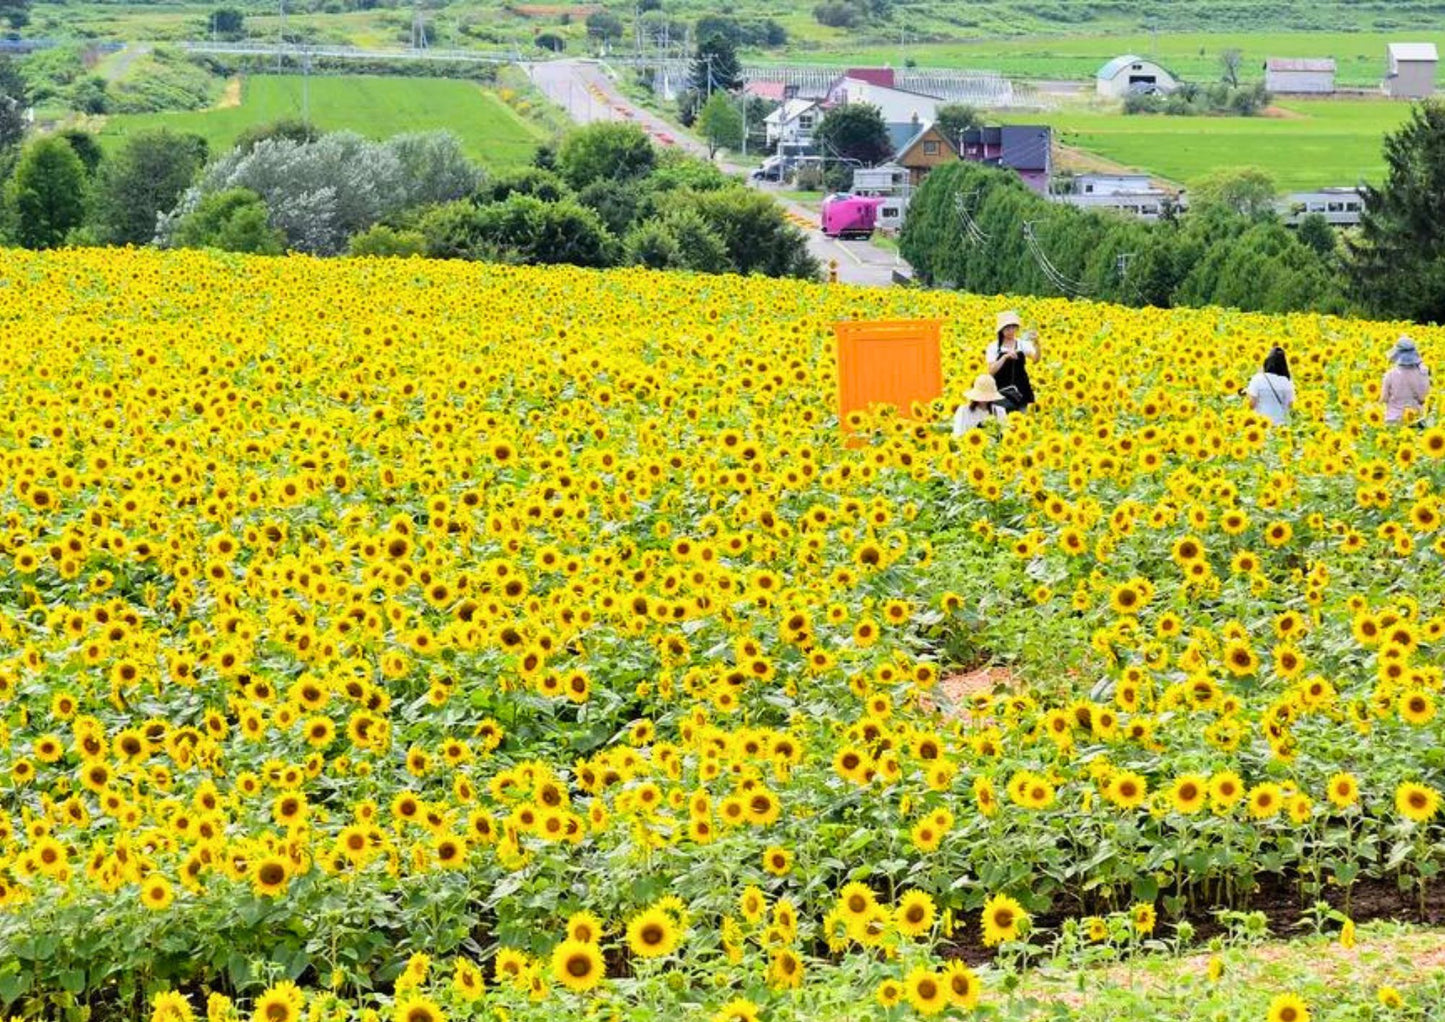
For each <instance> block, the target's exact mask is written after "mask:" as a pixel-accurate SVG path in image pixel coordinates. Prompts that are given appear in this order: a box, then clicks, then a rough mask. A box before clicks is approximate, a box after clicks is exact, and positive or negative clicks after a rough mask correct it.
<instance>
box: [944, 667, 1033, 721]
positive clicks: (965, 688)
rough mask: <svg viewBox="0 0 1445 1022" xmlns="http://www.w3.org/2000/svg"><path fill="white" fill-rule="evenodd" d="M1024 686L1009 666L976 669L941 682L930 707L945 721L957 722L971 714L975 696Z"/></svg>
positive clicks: (952, 675) (962, 672)
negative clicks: (970, 709)
mask: <svg viewBox="0 0 1445 1022" xmlns="http://www.w3.org/2000/svg"><path fill="white" fill-rule="evenodd" d="M1020 687H1021V685H1020V683H1019V680H1018V678H1017V676H1016V675H1015V674H1014V673H1013V671H1011V670H1009V669H1008V668H1007V667H990V666H987V665H985V666H983V667H976V668H974V669H973V670H971V671H960V672H959V673H957V674H950V675H948V676H946V677H944V678H943V679H941V680H940V681H939V683H938V690H937V693H936V695H937V698H929V699H928V703H929V704H931V705H930V706H929V707H928V708H930V709H932V710H934V711H936V712H938V713H940V714H942V715H943V717H944V718H945V719H948V720H957V719H958V718H960V717H962V716H963V715H964V714H965V713H967V712H968V708H969V706H970V704H971V703H972V700H973V697H974V696H977V695H992V694H993V693H994V692H995V691H996V690H998V689H1000V688H1002V689H1005V690H1008V691H1014V690H1017V689H1018V688H1020Z"/></svg>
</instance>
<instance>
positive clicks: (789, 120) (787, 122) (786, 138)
mask: <svg viewBox="0 0 1445 1022" xmlns="http://www.w3.org/2000/svg"><path fill="white" fill-rule="evenodd" d="M822 117H823V111H822V109H821V108H820V107H819V106H818V103H817V101H816V100H811V99H790V100H787V101H785V102H784V103H783V105H782V106H780V107H778V108H777V109H776V110H774V111H773V112H772V113H770V114H768V115H767V116H766V117H764V118H763V125H764V130H765V131H766V132H767V140H768V146H769V147H776V146H778V145H780V144H787V145H807V144H809V143H810V142H812V140H813V129H814V128H815V127H817V126H818V121H820V120H821V119H822Z"/></svg>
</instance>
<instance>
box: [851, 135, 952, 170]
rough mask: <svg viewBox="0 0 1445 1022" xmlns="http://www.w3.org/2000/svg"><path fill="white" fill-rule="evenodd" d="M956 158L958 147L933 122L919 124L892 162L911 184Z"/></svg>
mask: <svg viewBox="0 0 1445 1022" xmlns="http://www.w3.org/2000/svg"><path fill="white" fill-rule="evenodd" d="M956 159H958V149H957V148H955V146H954V143H953V142H951V141H949V139H948V138H946V137H945V136H944V133H943V132H942V131H941V130H939V128H938V126H937V125H935V124H925V125H923V126H921V127H920V128H919V129H918V130H917V131H916V132H914V134H913V137H912V138H910V139H909V140H908V141H907V142H905V143H904V144H903V146H902V147H901V148H900V149H899V150H898V152H897V153H895V154H894V156H893V162H894V163H896V164H898V166H900V167H903V168H905V169H906V170H907V171H908V183H909V184H911V185H917V184H920V183H922V181H923V179H924V178H925V177H927V176H928V172H929V171H930V170H932V169H933V168H934V167H937V166H941V165H942V164H945V163H951V162H953V161H954V160H956ZM855 183H856V180H855Z"/></svg>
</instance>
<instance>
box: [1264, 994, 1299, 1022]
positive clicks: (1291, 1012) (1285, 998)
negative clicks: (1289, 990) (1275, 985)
mask: <svg viewBox="0 0 1445 1022" xmlns="http://www.w3.org/2000/svg"><path fill="white" fill-rule="evenodd" d="M1266 1017H1267V1018H1268V1019H1269V1022H1310V1009H1309V1006H1308V1005H1306V1004H1305V1002H1304V1001H1302V1000H1301V999H1300V998H1298V997H1296V996H1295V995H1294V994H1279V995H1278V996H1276V997H1275V998H1274V1000H1272V1001H1270V1002H1269V1012H1268V1015H1267V1016H1266Z"/></svg>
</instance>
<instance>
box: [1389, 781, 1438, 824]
mask: <svg viewBox="0 0 1445 1022" xmlns="http://www.w3.org/2000/svg"><path fill="white" fill-rule="evenodd" d="M1439 808H1440V793H1439V792H1437V791H1436V790H1435V789H1434V788H1430V787H1427V786H1426V785H1423V784H1418V783H1416V782H1415V781H1405V782H1403V783H1401V785H1400V786H1399V787H1398V788H1396V789H1395V810H1396V811H1397V812H1398V813H1399V814H1400V815H1401V816H1403V817H1405V819H1407V820H1412V821H1414V822H1415V823H1427V822H1429V820H1430V819H1431V818H1432V817H1434V815H1435V813H1436V811H1437V810H1439Z"/></svg>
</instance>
